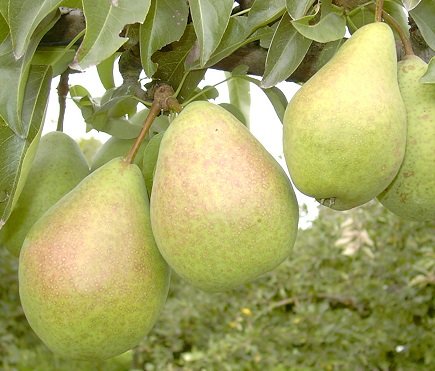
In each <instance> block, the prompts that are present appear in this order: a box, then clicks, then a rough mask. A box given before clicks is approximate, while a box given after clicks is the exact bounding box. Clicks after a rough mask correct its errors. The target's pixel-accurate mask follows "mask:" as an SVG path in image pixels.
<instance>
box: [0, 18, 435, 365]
mask: <svg viewBox="0 0 435 371" xmlns="http://www.w3.org/2000/svg"><path fill="white" fill-rule="evenodd" d="M424 69H425V64H424V62H422V61H421V60H420V59H418V58H417V57H415V56H410V57H407V58H406V59H405V60H404V61H402V62H400V63H399V73H398V74H397V61H396V51H395V44H394V37H393V34H392V31H391V30H390V29H389V27H388V26H387V25H386V24H383V23H375V24H370V25H367V26H364V27H362V28H361V29H360V30H358V31H357V32H356V33H355V34H354V35H353V36H352V37H351V39H350V40H349V41H347V42H346V43H345V44H344V46H343V47H342V48H341V49H340V51H339V52H338V53H337V54H336V55H335V56H334V57H333V59H331V61H330V62H329V63H328V64H327V65H325V66H324V67H323V68H322V69H321V70H320V71H319V72H318V73H317V74H316V75H315V76H314V77H313V78H312V79H311V80H310V81H308V82H307V83H306V84H305V85H304V86H303V87H302V88H301V89H300V90H299V92H298V93H297V94H296V95H295V97H294V98H293V99H292V100H291V102H290V103H289V105H288V108H287V111H286V114H285V118H284V152H285V157H286V162H287V165H288V169H289V172H290V176H291V178H292V180H293V182H294V184H295V186H296V187H297V188H298V189H299V190H301V191H302V192H303V193H306V194H307V195H310V196H312V197H315V198H316V199H318V200H319V201H320V202H321V203H322V204H324V205H327V206H330V207H332V208H334V209H337V210H346V209H350V208H353V207H356V206H359V205H362V204H364V203H366V202H367V201H369V200H371V199H373V198H375V197H378V198H379V199H380V201H381V202H382V203H383V204H384V205H385V206H386V207H387V208H389V209H391V210H392V211H393V212H395V213H397V214H399V215H402V216H405V217H410V218H414V219H418V220H426V219H429V220H431V219H434V216H435V214H434V210H435V208H434V205H433V202H434V201H433V200H434V199H435V194H434V190H435V181H434V172H433V169H434V168H435V166H434V160H435V156H433V148H434V143H435V137H434V135H435V130H434V128H435V125H434V119H435V114H434V112H435V107H434V103H435V99H434V98H435V89H434V87H433V86H430V85H428V86H425V85H422V84H419V83H418V79H419V77H420V76H421V75H422V74H423V72H424ZM399 88H400V90H399ZM114 142H115V141H114V140H113V141H111V142H108V144H107V145H105V146H103V148H102V150H101V152H100V153H98V154H97V156H96V157H95V160H94V164H93V165H92V167H91V168H92V173H91V174H90V175H88V173H89V168H88V165H87V163H86V160H85V159H84V157H83V155H82V154H81V153H80V150H79V148H78V146H77V145H76V144H75V142H73V141H72V140H71V139H70V138H69V137H68V136H67V135H65V134H63V133H58V132H56V133H50V134H48V135H46V136H44V137H43V138H42V139H41V142H40V145H39V148H38V152H37V154H36V157H35V160H34V164H33V168H32V169H31V172H30V174H29V177H28V181H27V183H26V185H25V187H24V189H23V191H22V194H21V196H20V199H19V201H18V203H17V206H16V208H15V210H14V212H13V214H12V216H11V218H10V219H9V221H8V223H7V224H6V226H5V227H4V228H3V229H2V231H1V232H0V238H1V242H2V244H4V245H6V246H8V247H9V249H10V250H11V251H13V252H14V253H16V254H17V255H18V254H20V262H19V264H20V265H19V283H20V298H21V302H22V306H23V309H24V311H25V314H26V317H27V319H28V321H29V323H30V325H31V327H32V328H33V329H34V331H35V332H36V333H37V335H38V336H39V337H40V338H41V339H42V340H43V341H44V342H45V343H46V344H47V346H48V347H49V348H50V349H52V350H53V351H55V352H56V353H58V354H61V355H64V356H66V357H73V358H78V359H95V358H98V359H104V358H108V357H111V356H115V355H117V354H120V353H122V352H124V351H126V350H128V349H130V348H132V347H134V346H135V345H136V344H137V343H138V342H139V341H140V339H141V338H142V337H143V336H145V335H146V333H147V332H148V331H149V330H150V328H151V327H152V326H153V324H154V322H155V320H156V318H157V316H158V315H159V313H160V312H161V309H162V306H163V305H164V303H165V300H166V296H167V293H168V287H169V276H170V270H173V271H174V272H176V273H177V274H178V275H180V276H181V277H182V278H184V279H185V280H186V281H187V282H189V283H190V284H191V285H193V286H196V287H198V288H200V289H203V290H205V291H211V292H213V291H222V290H227V289H231V288H234V287H237V286H239V285H241V284H244V283H246V282H249V281H251V280H253V279H255V278H256V277H258V276H260V275H261V274H263V273H265V272H268V271H270V270H272V269H274V268H275V267H276V266H278V265H279V264H280V263H281V262H282V261H283V260H284V259H286V258H287V257H288V256H289V254H290V252H291V249H292V247H293V245H294V242H295V239H296V233H297V224H298V205H297V202H296V198H295V195H294V192H293V188H292V186H291V183H290V181H289V179H288V177H287V176H286V174H285V172H284V171H283V170H282V168H281V167H280V166H279V165H278V163H277V162H276V161H275V160H274V159H273V158H272V156H271V155H270V154H269V153H268V152H267V151H266V150H265V149H264V148H263V147H262V145H261V144H260V143H259V142H258V141H257V140H256V139H255V138H254V137H253V136H252V135H251V134H250V132H249V130H248V129H247V128H246V127H245V126H243V125H242V124H241V123H240V122H239V121H238V120H237V119H236V118H235V117H234V116H232V115H231V114H230V113H229V112H227V111H226V110H225V109H223V108H221V107H219V106H216V105H214V104H211V103H208V102H194V103H191V104H189V105H188V106H187V107H186V108H184V110H183V111H182V112H181V113H180V114H179V115H178V117H177V118H176V119H175V120H174V121H173V122H172V124H171V125H170V127H169V129H168V130H167V131H166V132H165V134H164V136H163V139H162V141H161V145H160V150H159V155H158V160H157V163H156V166H155V172H154V179H153V186H152V192H151V196H150V199H149V197H148V192H147V188H146V186H145V182H144V178H143V175H142V173H141V170H140V168H139V167H138V166H137V165H136V164H131V163H128V162H127V161H125V160H124V159H123V158H122V157H116V158H114V159H112V157H113V155H107V153H108V147H109V146H110V145H112V146H113V145H116V146H118V147H117V148H118V149H117V150H116V151H118V150H119V151H120V153H124V152H125V151H126V149H125V147H124V145H127V146H130V145H131V143H129V142H127V143H126V142H120V141H118V142H116V143H114ZM142 152H143V151H142ZM140 162H141V160H140V159H139V160H138V163H139V164H140Z"/></svg>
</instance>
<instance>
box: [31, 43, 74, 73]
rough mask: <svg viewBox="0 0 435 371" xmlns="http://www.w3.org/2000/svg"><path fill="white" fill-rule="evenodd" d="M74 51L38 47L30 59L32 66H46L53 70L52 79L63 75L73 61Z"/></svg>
mask: <svg viewBox="0 0 435 371" xmlns="http://www.w3.org/2000/svg"><path fill="white" fill-rule="evenodd" d="M74 55H75V50H72V49H65V48H62V47H48V46H47V47H45V46H44V47H39V48H38V49H37V50H36V52H35V55H34V56H33V59H32V64H35V65H48V66H51V68H52V70H53V77H54V76H57V75H60V74H61V73H63V72H64V71H65V70H66V69H67V68H68V66H69V64H70V63H71V62H72V60H73V59H74Z"/></svg>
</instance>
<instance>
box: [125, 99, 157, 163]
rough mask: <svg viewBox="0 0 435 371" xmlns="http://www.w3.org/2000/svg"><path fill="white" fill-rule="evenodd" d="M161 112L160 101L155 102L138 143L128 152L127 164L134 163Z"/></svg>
mask: <svg viewBox="0 0 435 371" xmlns="http://www.w3.org/2000/svg"><path fill="white" fill-rule="evenodd" d="M161 110H162V107H161V105H160V102H159V101H158V100H154V101H153V104H152V105H151V108H150V111H149V112H148V116H147V118H146V119H145V122H144V125H143V128H142V130H141V132H140V133H139V136H138V137H137V139H136V141H135V142H134V143H133V146H132V147H131V149H130V151H129V152H128V154H127V156H126V157H125V159H124V161H125V162H127V163H129V164H132V163H133V161H134V158H135V157H136V154H137V151H138V150H139V147H140V145H141V144H142V142H143V140H144V139H145V136H146V135H147V134H148V131H149V130H150V127H151V125H152V124H153V122H154V119H155V118H156V117H157V116H158V115H159V114H160V111H161Z"/></svg>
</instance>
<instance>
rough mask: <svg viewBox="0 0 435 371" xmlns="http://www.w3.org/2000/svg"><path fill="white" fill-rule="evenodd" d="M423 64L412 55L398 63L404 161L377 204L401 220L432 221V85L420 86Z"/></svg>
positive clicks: (434, 172)
mask: <svg viewBox="0 0 435 371" xmlns="http://www.w3.org/2000/svg"><path fill="white" fill-rule="evenodd" d="M426 69H427V64H426V63H425V62H424V61H423V60H421V59H420V58H419V57H417V56H415V55H409V56H406V57H405V59H404V60H402V61H400V62H399V63H398V80H399V87H400V91H401V93H402V97H403V100H404V102H405V106H406V110H407V114H408V134H407V144H406V151H405V158H404V160H403V163H402V166H401V167H400V170H399V173H398V174H397V176H396V177H395V178H394V180H393V182H392V183H391V184H390V185H389V186H388V188H387V189H386V190H385V191H384V192H382V193H381V194H380V195H379V201H380V202H381V203H382V204H383V205H384V206H385V207H386V208H387V209H388V210H390V211H392V212H393V213H395V214H397V215H399V216H400V217H403V218H408V219H413V220H418V221H425V220H428V221H429V220H432V221H433V220H435V85H433V84H421V83H420V82H419V80H420V77H421V76H422V75H423V74H424V73H425V71H426Z"/></svg>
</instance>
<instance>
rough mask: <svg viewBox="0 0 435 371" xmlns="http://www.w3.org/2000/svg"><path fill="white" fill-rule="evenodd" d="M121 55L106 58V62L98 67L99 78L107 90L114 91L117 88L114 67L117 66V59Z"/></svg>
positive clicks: (114, 54)
mask: <svg viewBox="0 0 435 371" xmlns="http://www.w3.org/2000/svg"><path fill="white" fill-rule="evenodd" d="M120 55H121V53H113V54H112V55H111V56H110V57H108V58H106V59H105V60H104V61H102V62H101V63H99V64H98V65H97V72H98V76H99V77H100V81H101V83H102V84H103V86H104V88H105V89H107V90H108V89H112V88H114V87H115V80H114V77H113V66H114V64H115V60H116V58H118V57H119V56H120Z"/></svg>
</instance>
